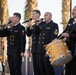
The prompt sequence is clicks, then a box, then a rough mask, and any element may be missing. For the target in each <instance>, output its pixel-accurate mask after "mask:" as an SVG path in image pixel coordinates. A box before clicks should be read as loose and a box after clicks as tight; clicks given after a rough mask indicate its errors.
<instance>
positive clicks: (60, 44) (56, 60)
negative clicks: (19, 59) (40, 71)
mask: <svg viewBox="0 0 76 75" xmlns="http://www.w3.org/2000/svg"><path fill="white" fill-rule="evenodd" d="M45 50H46V53H47V54H48V55H49V60H50V61H51V64H52V65H54V66H61V65H64V64H66V63H68V62H69V61H71V60H72V55H71V54H70V51H69V50H68V47H67V45H66V43H65V42H64V41H63V40H56V41H55V42H51V43H49V44H47V45H46V47H45Z"/></svg>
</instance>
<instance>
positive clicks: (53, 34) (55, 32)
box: [50, 24, 59, 42]
mask: <svg viewBox="0 0 76 75" xmlns="http://www.w3.org/2000/svg"><path fill="white" fill-rule="evenodd" d="M58 32H59V29H58V25H57V24H54V25H53V27H52V31H51V38H50V42H51V41H52V40H54V39H55V38H57V36H58Z"/></svg>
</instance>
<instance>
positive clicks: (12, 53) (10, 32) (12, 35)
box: [0, 23, 26, 75]
mask: <svg viewBox="0 0 76 75" xmlns="http://www.w3.org/2000/svg"><path fill="white" fill-rule="evenodd" d="M0 33H1V34H0V37H7V55H8V64H9V69H10V75H21V63H22V56H21V53H24V52H25V44H26V37H25V28H24V27H23V26H22V25H21V24H20V23H17V24H16V25H14V26H12V27H11V28H6V29H3V30H0Z"/></svg>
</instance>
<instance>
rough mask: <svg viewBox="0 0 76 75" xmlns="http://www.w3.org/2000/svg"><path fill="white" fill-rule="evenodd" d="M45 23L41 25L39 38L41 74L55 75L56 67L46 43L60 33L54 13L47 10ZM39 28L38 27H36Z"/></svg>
mask: <svg viewBox="0 0 76 75" xmlns="http://www.w3.org/2000/svg"><path fill="white" fill-rule="evenodd" d="M44 20H45V24H44V25H43V26H41V27H40V29H39V30H40V33H39V40H38V46H37V53H38V54H37V55H38V57H37V62H38V63H39V65H38V66H39V69H40V73H41V75H55V73H54V68H53V66H52V65H51V63H50V61H49V57H48V55H47V54H46V50H45V47H44V45H46V44H48V43H50V42H52V41H53V40H54V39H55V38H56V37H57V35H58V31H59V30H58V25H57V23H55V22H53V20H52V14H51V13H50V12H46V13H45V14H44ZM36 30H37V29H36Z"/></svg>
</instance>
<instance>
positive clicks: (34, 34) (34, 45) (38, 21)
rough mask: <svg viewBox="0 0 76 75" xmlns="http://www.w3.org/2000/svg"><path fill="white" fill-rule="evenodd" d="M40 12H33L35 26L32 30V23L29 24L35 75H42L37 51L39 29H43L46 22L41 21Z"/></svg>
mask: <svg viewBox="0 0 76 75" xmlns="http://www.w3.org/2000/svg"><path fill="white" fill-rule="evenodd" d="M40 15H41V13H40V11H39V10H33V11H32V19H33V20H34V21H35V24H34V25H33V26H32V27H31V28H30V26H29V25H30V22H28V23H27V36H28V37H30V36H32V50H31V52H32V59H33V69H34V75H41V74H40V70H39V63H38V60H37V57H38V55H37V54H38V51H37V46H38V39H39V31H38V30H37V31H36V29H38V28H39V27H41V26H42V25H43V24H44V22H42V20H41V19H40Z"/></svg>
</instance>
